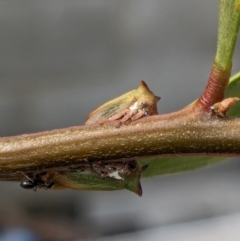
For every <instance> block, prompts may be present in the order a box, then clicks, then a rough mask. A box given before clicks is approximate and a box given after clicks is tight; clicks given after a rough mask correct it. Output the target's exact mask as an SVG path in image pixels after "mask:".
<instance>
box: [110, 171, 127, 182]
mask: <svg viewBox="0 0 240 241" xmlns="http://www.w3.org/2000/svg"><path fill="white" fill-rule="evenodd" d="M108 176H109V177H113V178H115V179H118V180H123V179H124V178H123V177H121V176H119V171H114V172H111V173H109V174H108Z"/></svg>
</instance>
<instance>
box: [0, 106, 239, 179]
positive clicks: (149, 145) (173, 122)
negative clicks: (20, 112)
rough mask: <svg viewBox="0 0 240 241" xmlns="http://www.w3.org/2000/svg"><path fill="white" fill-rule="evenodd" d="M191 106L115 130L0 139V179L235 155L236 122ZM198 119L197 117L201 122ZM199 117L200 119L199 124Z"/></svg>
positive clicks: (102, 128) (94, 128)
mask: <svg viewBox="0 0 240 241" xmlns="http://www.w3.org/2000/svg"><path fill="white" fill-rule="evenodd" d="M193 110H194V105H193V106H190V107H189V108H186V109H184V110H181V111H179V112H175V113H172V114H166V115H156V116H150V117H145V118H143V119H140V120H138V121H135V122H133V123H131V124H130V125H122V126H121V127H120V128H116V127H115V125H114V122H109V123H106V124H104V125H103V126H101V125H89V126H86V125H85V126H79V127H70V128H66V129H58V130H53V131H48V132H40V133H36V134H28V135H20V136H14V137H4V138H0V178H1V179H8V180H10V179H11V175H12V179H14V178H13V177H14V175H15V174H16V172H19V170H21V171H24V170H29V169H34V170H35V171H37V170H41V169H42V168H46V169H51V168H53V167H55V168H56V167H64V166H69V165H77V164H79V163H81V162H83V161H100V160H101V161H109V160H128V159H133V158H136V157H138V158H139V157H150V156H160V155H161V156H162V155H191V154H192V155H196V154H197V155H226V156H234V155H239V154H240V120H239V119H232V118H229V119H227V118H224V119H223V118H218V117H216V116H214V115H211V114H210V113H207V112H196V111H193ZM200 116H201V117H200ZM199 117H200V118H199Z"/></svg>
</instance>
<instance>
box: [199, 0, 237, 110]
mask: <svg viewBox="0 0 240 241" xmlns="http://www.w3.org/2000/svg"><path fill="white" fill-rule="evenodd" d="M239 25H240V11H239V10H237V4H236V2H235V0H220V1H219V24H218V40H217V51H216V56H215V60H214V64H213V67H212V70H211V74H210V76H209V79H208V83H207V86H206V88H205V90H204V92H203V94H202V95H201V97H200V98H199V100H198V101H197V102H196V105H197V106H199V107H200V108H202V109H207V110H209V108H210V107H211V106H212V105H214V104H215V103H217V102H220V101H222V100H223V98H224V93H225V90H226V88H227V85H228V82H229V77H230V74H231V66H232V57H233V52H234V48H235V45H236V40H237V36H238V32H239Z"/></svg>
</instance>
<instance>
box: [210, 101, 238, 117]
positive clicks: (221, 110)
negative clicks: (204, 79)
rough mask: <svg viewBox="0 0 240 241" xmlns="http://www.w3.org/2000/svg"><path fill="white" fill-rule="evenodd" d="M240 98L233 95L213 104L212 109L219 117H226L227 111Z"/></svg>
mask: <svg viewBox="0 0 240 241" xmlns="http://www.w3.org/2000/svg"><path fill="white" fill-rule="evenodd" d="M238 100H239V98H238V97H231V98H227V99H224V100H222V101H220V102H217V103H216V104H214V105H213V106H211V111H212V113H213V114H215V115H216V116H218V117H225V116H226V114H227V111H228V110H229V109H230V108H231V107H232V106H233V105H234V104H235V103H236V102H237V101H238Z"/></svg>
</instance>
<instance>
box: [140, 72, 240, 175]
mask: <svg viewBox="0 0 240 241" xmlns="http://www.w3.org/2000/svg"><path fill="white" fill-rule="evenodd" d="M226 97H239V98H240V72H239V73H237V74H236V75H234V76H233V77H232V78H231V79H230V81H229V85H228V88H227V91H226ZM228 115H230V116H236V117H240V101H238V102H237V103H236V104H235V105H234V106H233V107H232V108H231V109H230V110H229V112H228ZM224 160H227V159H226V158H225V157H212V156H207V157H203V156H197V157H162V158H151V159H142V160H138V161H137V162H138V163H139V164H140V165H148V168H147V169H146V170H145V171H144V172H143V173H142V177H153V176H161V175H167V174H174V173H179V172H186V171H192V170H195V169H198V168H201V167H205V166H208V165H213V164H215V163H218V162H221V161H224Z"/></svg>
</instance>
